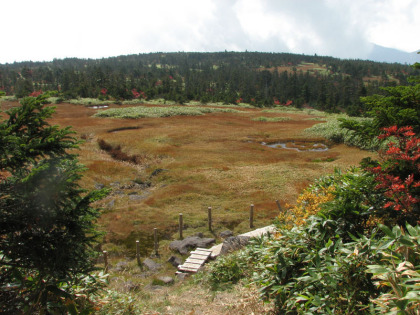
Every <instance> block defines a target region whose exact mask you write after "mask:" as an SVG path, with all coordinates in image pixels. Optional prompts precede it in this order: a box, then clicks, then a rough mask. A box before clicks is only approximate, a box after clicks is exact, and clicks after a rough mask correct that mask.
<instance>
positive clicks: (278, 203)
mask: <svg viewBox="0 0 420 315" xmlns="http://www.w3.org/2000/svg"><path fill="white" fill-rule="evenodd" d="M276 204H277V208H279V212H280V213H281V212H282V211H283V210H282V208H281V206H280V202H279V201H278V200H276Z"/></svg>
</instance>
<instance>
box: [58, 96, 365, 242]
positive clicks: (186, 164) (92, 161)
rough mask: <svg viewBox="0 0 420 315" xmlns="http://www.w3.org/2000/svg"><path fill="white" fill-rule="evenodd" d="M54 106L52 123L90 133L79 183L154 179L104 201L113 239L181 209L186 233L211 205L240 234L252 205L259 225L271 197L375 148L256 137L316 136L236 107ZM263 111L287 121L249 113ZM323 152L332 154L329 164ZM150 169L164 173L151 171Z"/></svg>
mask: <svg viewBox="0 0 420 315" xmlns="http://www.w3.org/2000/svg"><path fill="white" fill-rule="evenodd" d="M56 111H57V113H56V114H55V115H54V117H53V118H52V119H51V122H52V123H53V124H59V125H60V126H63V127H64V126H68V125H71V126H73V129H74V130H76V131H77V132H78V134H79V135H82V134H85V135H88V136H85V138H86V142H85V143H84V144H83V145H82V146H81V150H80V151H79V153H80V160H81V162H82V163H83V164H85V165H86V166H87V167H88V171H87V172H86V174H85V177H84V179H83V182H82V185H83V186H84V187H87V188H93V187H94V184H95V183H103V184H105V185H107V186H109V185H110V183H113V182H119V183H120V184H121V185H124V184H127V183H132V181H133V180H135V179H139V178H140V179H143V180H150V181H151V183H152V186H151V187H150V188H148V197H147V198H146V199H144V200H140V201H135V200H130V199H129V198H128V196H127V191H125V192H124V194H122V195H111V196H110V197H108V198H107V199H106V200H104V201H103V202H102V203H101V204H102V205H106V203H108V202H109V201H110V200H112V199H114V200H115V205H114V207H113V208H112V209H110V210H107V211H105V212H104V213H103V215H102V216H101V218H100V224H101V225H102V226H103V229H105V230H106V231H108V232H109V235H112V239H118V238H119V239H124V238H126V237H128V235H130V233H131V232H133V231H140V230H143V231H152V230H153V227H159V229H162V230H165V229H168V230H170V231H174V229H176V226H177V223H178V221H177V220H178V214H179V213H180V212H182V213H184V219H185V222H186V224H187V226H188V227H187V228H186V230H185V231H184V235H189V234H193V233H196V232H200V231H201V232H206V224H207V223H206V222H207V221H206V220H207V211H206V209H207V207H208V206H212V207H213V220H214V233H215V234H214V235H216V236H217V233H218V232H219V231H221V230H223V229H227V228H232V229H233V230H234V232H235V233H240V232H246V230H247V229H248V228H249V227H248V224H247V220H248V214H249V205H250V204H251V203H253V204H255V208H256V214H257V215H256V221H255V225H256V227H259V226H263V225H267V224H270V223H271V221H272V219H274V218H275V217H276V215H277V213H278V211H277V206H276V204H275V200H276V199H278V200H280V202H281V204H282V205H284V204H285V203H289V204H293V203H294V200H295V199H296V197H297V196H298V194H299V193H300V191H301V190H302V189H303V188H305V187H307V185H309V184H310V183H311V182H312V181H313V180H314V179H315V178H317V177H319V176H321V175H324V174H328V173H331V172H333V170H334V168H336V167H339V168H346V167H348V166H350V165H356V164H358V163H359V161H360V160H361V159H362V158H363V157H366V156H369V155H372V154H370V153H368V152H364V151H360V150H358V149H355V148H349V147H346V146H343V145H339V146H333V147H331V148H330V150H328V151H326V152H296V151H294V150H282V149H273V148H268V147H265V146H262V145H261V144H260V142H262V141H265V142H276V141H280V140H282V141H285V140H305V141H306V140H317V139H306V136H305V135H304V133H303V130H304V129H305V128H309V127H311V126H312V125H314V124H316V123H318V122H317V121H314V120H308V119H307V118H309V116H307V115H305V114H290V113H288V114H270V113H262V112H261V110H259V109H246V110H243V111H242V112H241V113H229V114H226V113H224V114H208V115H204V116H196V117H169V118H148V119H139V120H136V121H133V120H124V119H108V118H95V117H93V114H94V113H95V112H96V110H94V109H91V108H86V107H82V106H76V105H69V104H60V105H58V106H57V109H56ZM267 115H276V116H285V117H286V116H287V117H290V118H291V120H287V121H283V122H276V123H273V122H259V121H252V118H255V117H259V116H267ZM133 126H136V128H133ZM110 130H114V131H115V130H118V132H111V133H109V131H110ZM98 139H101V140H102V141H104V143H103V144H107V145H108V146H109V149H110V150H111V151H112V150H114V151H118V152H123V153H124V154H125V155H126V156H128V157H133V156H139V157H142V158H143V160H142V161H141V164H140V165H138V164H136V163H132V162H137V160H136V159H135V161H134V160H132V159H130V158H128V159H119V160H118V156H117V159H115V158H112V157H111V156H110V155H108V154H107V153H106V152H105V151H104V150H101V148H100V147H99V145H98V143H97V141H98ZM117 149H118V150H117ZM119 154H121V153H119ZM328 157H332V158H333V159H334V160H333V161H331V159H330V160H329V162H327V160H328ZM121 160H124V161H121ZM315 160H316V161H318V162H314V161H315ZM157 168H161V169H164V170H165V171H163V172H161V173H159V174H158V175H156V176H152V177H151V174H152V172H153V171H154V170H155V169H157ZM175 234H176V233H175ZM108 239H110V238H108ZM133 246H134V244H133Z"/></svg>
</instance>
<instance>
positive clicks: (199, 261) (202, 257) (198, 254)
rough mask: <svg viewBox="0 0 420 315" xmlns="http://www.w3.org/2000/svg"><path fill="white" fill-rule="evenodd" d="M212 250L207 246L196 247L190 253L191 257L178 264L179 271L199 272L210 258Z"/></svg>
mask: <svg viewBox="0 0 420 315" xmlns="http://www.w3.org/2000/svg"><path fill="white" fill-rule="evenodd" d="M211 253H212V251H211V250H209V249H206V248H196V249H195V250H194V251H192V252H191V253H190V254H191V255H190V257H188V258H187V260H186V261H185V262H184V263H183V264H182V265H179V266H178V270H179V271H187V272H197V271H198V270H200V268H201V267H202V266H203V265H204V264H205V263H206V261H207V260H208V259H209V257H210V255H211Z"/></svg>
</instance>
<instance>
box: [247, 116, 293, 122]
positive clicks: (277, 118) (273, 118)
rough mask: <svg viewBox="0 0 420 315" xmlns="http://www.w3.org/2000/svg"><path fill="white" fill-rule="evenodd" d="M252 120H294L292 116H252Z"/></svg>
mask: <svg viewBox="0 0 420 315" xmlns="http://www.w3.org/2000/svg"><path fill="white" fill-rule="evenodd" d="M252 120H254V121H265V122H281V121H288V120H292V118H290V117H265V116H260V117H255V118H252Z"/></svg>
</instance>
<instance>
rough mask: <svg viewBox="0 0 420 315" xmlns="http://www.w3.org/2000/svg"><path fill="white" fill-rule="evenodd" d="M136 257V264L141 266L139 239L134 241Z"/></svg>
mask: <svg viewBox="0 0 420 315" xmlns="http://www.w3.org/2000/svg"><path fill="white" fill-rule="evenodd" d="M136 259H137V265H139V266H141V262H140V241H136Z"/></svg>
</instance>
